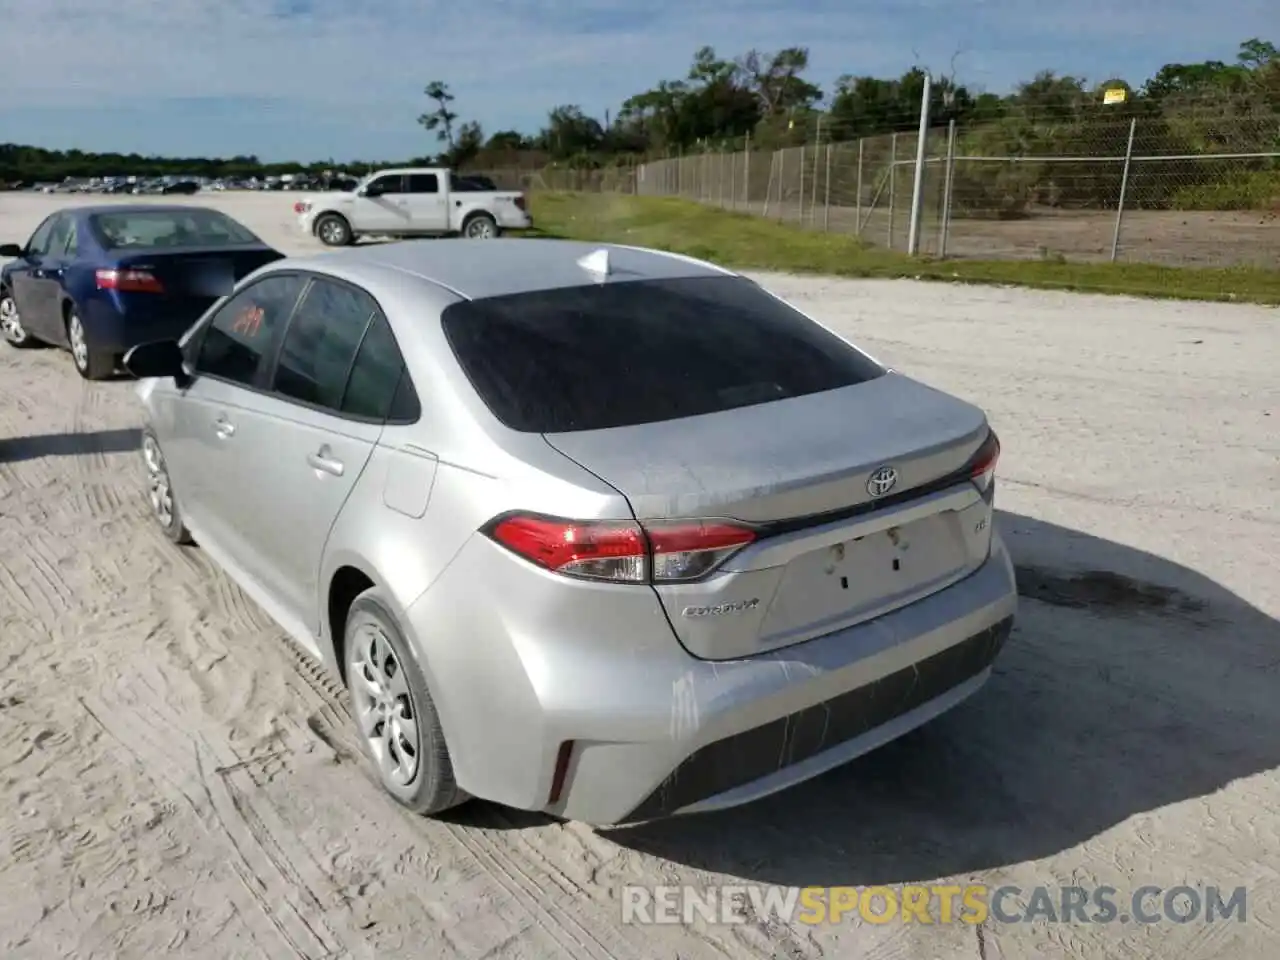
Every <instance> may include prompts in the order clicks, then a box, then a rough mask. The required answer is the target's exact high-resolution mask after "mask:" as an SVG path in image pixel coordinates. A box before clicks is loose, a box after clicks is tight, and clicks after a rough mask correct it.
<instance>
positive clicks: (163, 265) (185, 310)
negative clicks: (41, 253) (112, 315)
mask: <svg viewBox="0 0 1280 960" xmlns="http://www.w3.org/2000/svg"><path fill="white" fill-rule="evenodd" d="M283 256H284V254H282V253H280V252H279V251H277V250H273V249H271V248H270V247H266V246H263V245H261V244H246V245H243V246H211V247H184V248H182V249H181V250H165V249H150V250H138V251H130V252H129V253H128V254H127V255H123V256H120V257H118V259H117V261H116V263H117V266H118V268H119V269H120V270H139V271H145V272H146V273H149V274H151V275H152V276H153V277H155V278H156V280H158V281H159V283H160V286H161V292H159V293H152V292H129V293H126V294H124V295H123V296H124V297H126V298H128V299H129V300H134V299H136V300H137V301H138V305H139V306H142V305H144V304H145V306H146V307H147V309H148V310H154V309H156V308H159V309H161V310H163V311H165V312H166V313H179V312H180V313H182V314H184V315H186V314H190V317H191V319H192V320H195V319H196V317H198V316H200V314H202V313H203V312H204V311H205V310H206V309H207V308H208V307H210V306H211V305H212V304H213V303H214V302H215V301H216V300H217V299H218V298H219V297H222V296H225V295H226V294H228V293H230V292H231V288H232V287H233V286H234V285H235V284H236V283H238V282H239V281H240V280H243V279H244V278H245V277H247V276H248V275H249V274H250V273H252V272H253V271H254V270H257V269H258V268H259V267H261V266H264V265H266V264H268V263H272V262H273V261H275V260H279V259H280V258H281V257H283Z"/></svg>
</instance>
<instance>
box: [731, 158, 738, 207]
mask: <svg viewBox="0 0 1280 960" xmlns="http://www.w3.org/2000/svg"><path fill="white" fill-rule="evenodd" d="M729 209H730V210H737V209H738V155H737V153H731V154H729Z"/></svg>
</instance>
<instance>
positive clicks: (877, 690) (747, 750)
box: [625, 617, 1013, 821]
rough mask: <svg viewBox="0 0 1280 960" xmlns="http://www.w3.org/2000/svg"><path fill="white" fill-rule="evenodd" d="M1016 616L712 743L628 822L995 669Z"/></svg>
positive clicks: (796, 758)
mask: <svg viewBox="0 0 1280 960" xmlns="http://www.w3.org/2000/svg"><path fill="white" fill-rule="evenodd" d="M1012 629H1013V618H1012V617H1009V618H1007V619H1005V620H1002V621H1000V622H999V623H997V624H995V625H994V626H992V627H989V628H988V629H986V630H983V631H982V632H981V633H978V634H975V635H974V636H972V637H970V638H969V639H967V640H964V641H961V642H960V643H958V644H956V645H955V646H953V647H948V648H947V649H946V650H943V651H942V652H941V653H936V654H934V655H933V656H932V657H929V658H928V659H925V660H921V661H920V662H919V663H916V664H915V665H913V666H911V667H907V668H905V669H903V670H899V671H897V672H896V673H891V674H889V675H888V676H885V677H881V678H880V679H879V680H876V681H875V682H873V683H869V684H867V685H866V686H863V687H859V688H858V689H856V690H851V691H849V692H848V693H843V694H841V695H840V696H838V697H833V698H832V699H830V700H827V701H825V702H824V703H819V704H815V705H814V706H812V707H806V708H805V709H803V710H800V711H797V712H796V713H792V714H789V715H788V716H785V717H779V718H778V719H777V720H774V721H772V722H771V723H767V724H765V725H764V726H762V727H756V728H755V729H754V730H748V731H746V732H744V733H739V734H735V735H733V736H731V737H725V738H724V739H723V740H717V741H716V742H715V743H709V744H707V745H706V746H705V747H702V748H701V749H700V750H697V751H695V752H694V753H692V754H690V755H689V756H688V757H686V758H685V759H684V760H683V761H681V763H680V765H679V766H677V767H676V769H675V770H673V771H671V774H670V776H668V777H667V778H666V779H665V780H663V781H662V783H660V784H659V785H658V787H657V789H655V790H654V791H653V792H652V793H651V794H649V796H648V797H646V798H645V799H644V800H643V801H642V802H641V803H640V805H639V806H638V807H636V808H635V809H634V810H633V811H631V813H630V814H629V815H628V816H627V817H626V818H625V819H626V821H637V820H652V819H655V818H658V817H663V816H667V815H668V814H671V813H674V812H675V811H677V810H679V809H681V808H682V807H687V806H689V805H690V804H693V803H697V802H698V801H700V800H706V799H707V798H708V797H714V796H716V795H717V794H720V793H724V792H725V791H726V790H732V789H734V788H735V787H740V786H742V785H743V784H747V783H751V782H752V781H754V780H759V779H760V778H762V777H767V776H769V775H770V774H773V773H777V772H778V771H779V770H783V769H786V768H787V767H789V766H791V765H792V764H795V763H800V762H801V761H803V760H808V759H809V758H810V757H814V756H817V755H818V754H820V753H822V752H823V751H825V750H830V749H831V748H832V747H836V746H839V745H840V744H842V743H844V742H846V741H848V740H852V739H854V738H855V737H858V736H861V735H862V734H864V733H867V732H868V731H870V730H874V729H875V728H876V727H879V726H882V725H883V724H886V723H888V722H889V721H891V720H894V719H896V718H897V717H900V716H902V715H903V714H905V713H908V712H910V711H912V710H914V709H916V708H917V707H920V706H923V705H924V704H926V703H928V702H929V701H930V700H933V699H935V698H937V697H940V696H942V695H943V694H944V693H946V692H947V691H948V690H952V689H954V688H955V687H958V686H959V685H960V684H962V683H964V682H965V681H966V680H970V679H972V678H973V677H976V676H977V675H978V674H979V673H981V672H982V671H983V670H985V669H986V668H987V667H989V666H991V664H992V662H993V661H994V660H995V658H996V656H997V655H998V654H999V653H1000V650H1001V648H1002V647H1003V646H1004V643H1005V641H1006V640H1007V639H1008V637H1009V633H1010V631H1011V630H1012Z"/></svg>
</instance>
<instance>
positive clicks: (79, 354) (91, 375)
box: [67, 307, 115, 380]
mask: <svg viewBox="0 0 1280 960" xmlns="http://www.w3.org/2000/svg"><path fill="white" fill-rule="evenodd" d="M67 343H68V344H69V345H70V347H71V359H72V360H74V361H75V365H76V372H77V373H79V374H80V376H82V377H84V378H85V379H86V380H105V379H106V378H107V377H109V376H111V374H113V373H114V372H115V364H114V363H113V362H112V358H111V357H110V356H109V355H107V354H104V353H102V352H101V351H99V350H95V349H94V348H93V344H92V343H90V342H89V335H88V334H87V333H86V332H85V329H84V323H83V322H82V321H81V320H80V314H79V313H77V312H76V308H75V307H70V308H69V309H68V310H67Z"/></svg>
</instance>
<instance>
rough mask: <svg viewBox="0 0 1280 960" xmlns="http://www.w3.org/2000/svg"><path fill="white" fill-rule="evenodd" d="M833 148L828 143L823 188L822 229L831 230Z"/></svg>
mask: <svg viewBox="0 0 1280 960" xmlns="http://www.w3.org/2000/svg"><path fill="white" fill-rule="evenodd" d="M831 147H832V144H831V143H830V142H828V143H827V175H826V177H825V178H824V179H825V181H826V182H825V183H824V185H823V188H822V229H823V230H830V229H831Z"/></svg>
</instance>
